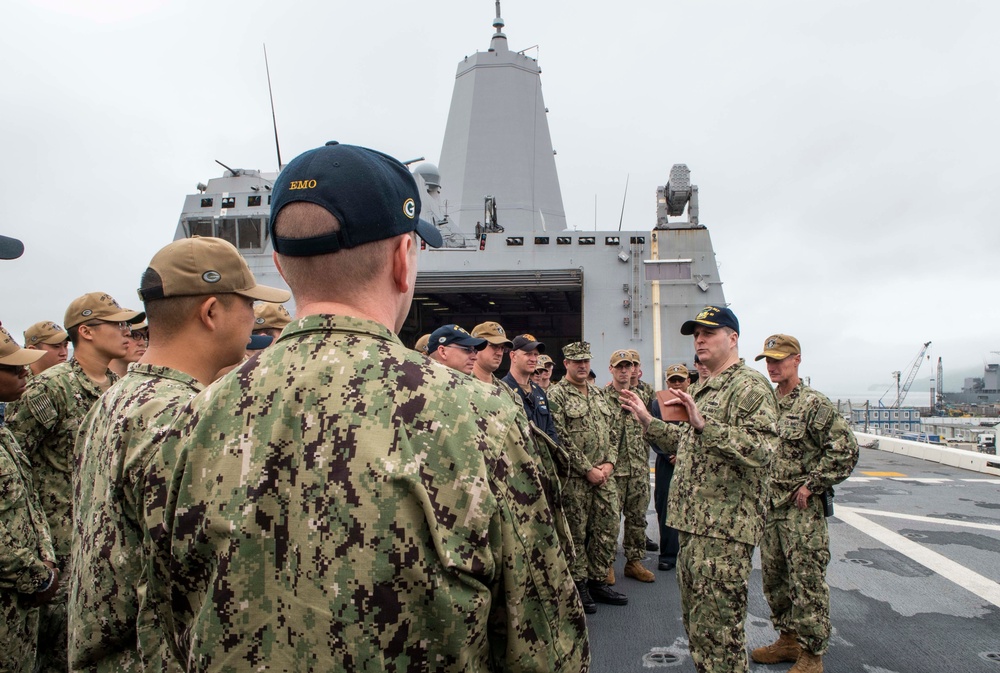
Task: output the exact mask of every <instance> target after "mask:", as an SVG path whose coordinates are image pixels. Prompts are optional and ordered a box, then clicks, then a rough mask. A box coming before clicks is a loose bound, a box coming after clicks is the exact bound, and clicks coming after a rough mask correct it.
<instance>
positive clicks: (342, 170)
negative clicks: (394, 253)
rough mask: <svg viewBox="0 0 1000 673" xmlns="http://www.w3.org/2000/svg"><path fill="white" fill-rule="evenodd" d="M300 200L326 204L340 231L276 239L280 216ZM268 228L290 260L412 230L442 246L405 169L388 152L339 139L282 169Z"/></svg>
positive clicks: (277, 248) (325, 206) (428, 241)
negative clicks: (421, 212)
mask: <svg viewBox="0 0 1000 673" xmlns="http://www.w3.org/2000/svg"><path fill="white" fill-rule="evenodd" d="M296 201H306V202H308V203H315V204H316V205H318V206H322V207H323V208H325V209H326V210H327V211H329V212H330V214H331V215H333V216H334V217H336V218H337V220H338V221H339V222H340V230H339V231H337V232H336V233H332V234H327V235H324V236H312V237H309V238H284V237H278V236H276V235H275V233H274V225H275V222H277V221H278V214H279V213H280V212H281V209H282V208H284V207H285V206H286V205H288V204H289V203H295V202H296ZM268 229H269V232H270V235H271V243H272V245H273V246H274V251H275V252H277V253H278V254H279V255H287V256H289V257H311V256H313V255H323V254H326V253H330V252H337V251H338V250H341V249H344V248H354V247H357V246H359V245H364V244H365V243H372V242H374V241H382V240H385V239H387V238H392V237H393V236H399V235H400V234H406V233H409V232H411V231H416V232H417V235H418V236H420V238H422V239H423V240H424V241H425V242H426V243H427V245H429V246H431V247H432V248H439V247H441V245H442V244H443V242H444V241H443V240H442V238H441V232H440V231H438V229H437V227H435V226H434V225H433V224H430V223H429V222H426V221H424V220H421V219H420V193H419V192H418V191H417V183H416V181H415V180H414V179H413V175H411V174H410V170H409V169H408V168H407V167H406V166H404V165H403V164H401V163H400V162H399V161H398V160H396V159H393V158H392V157H390V156H389V155H388V154H383V153H382V152H377V151H375V150H370V149H368V148H366V147H358V146H356V145H341V144H340V143H338V142H336V141H332V142H329V143H327V144H326V145H324V146H323V147H317V148H316V149H312V150H309V151H308V152H304V153H302V154H300V155H299V156H297V157H295V158H294V159H292V161H291V162H289V164H288V165H287V166H285V169H284V170H283V171H281V174H280V175H278V179H277V180H276V181H275V183H274V190H273V192H272V196H271V219H270V221H269V223H268Z"/></svg>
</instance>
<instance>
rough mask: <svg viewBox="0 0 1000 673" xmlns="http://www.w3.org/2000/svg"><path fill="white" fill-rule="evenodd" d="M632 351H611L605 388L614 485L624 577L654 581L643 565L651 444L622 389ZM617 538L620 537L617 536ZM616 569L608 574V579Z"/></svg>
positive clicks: (631, 367)
mask: <svg viewBox="0 0 1000 673" xmlns="http://www.w3.org/2000/svg"><path fill="white" fill-rule="evenodd" d="M630 353H631V351H626V350H617V351H614V352H613V353H612V354H611V362H610V363H609V365H608V371H609V372H610V373H611V383H609V384H608V385H607V386H605V387H604V392H605V393H606V394H607V396H608V399H609V401H610V406H611V411H612V417H611V419H612V420H611V438H612V441H617V442H618V462H617V463H615V472H614V475H615V487H616V488H617V489H618V502H619V506H620V513H619V516H624V518H625V524H624V527H625V532H624V535H623V537H622V547H623V548H624V549H625V577H631V578H633V579H637V580H639V581H640V582H653V581H655V580H656V576H655V575H654V574H653V573H652V572H650V571H649V570H648V569H646V568H645V567H644V566H643V565H642V561H643V560H644V559H645V558H646V539H647V538H646V510H648V509H649V445H648V444H647V443H646V440H645V439H643V437H642V426H640V425H639V422H638V421H636V419H635V417H634V416H633V415H632V414H631V413H629V412H628V411H626V410H625V409H622V403H621V402H620V401H619V398H618V395H619V391H621V390H626V389H628V387H629V383H630V379H631V376H632V372H633V371H634V370H635V364H634V362H633V361H632V358H633V357H634V356H632V355H631V354H630ZM616 537H617V536H616ZM611 577H613V571H611V573H609V579H610V578H611Z"/></svg>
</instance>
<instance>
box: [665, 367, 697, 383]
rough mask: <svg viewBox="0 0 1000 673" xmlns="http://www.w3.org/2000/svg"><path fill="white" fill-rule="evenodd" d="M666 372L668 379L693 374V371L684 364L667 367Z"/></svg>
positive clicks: (684, 377)
mask: <svg viewBox="0 0 1000 673" xmlns="http://www.w3.org/2000/svg"><path fill="white" fill-rule="evenodd" d="M664 374H666V377H667V380H668V381H669V380H670V379H676V378H682V379H686V378H688V377H689V376H690V375H691V373H690V372H689V371H688V368H687V367H685V366H684V365H670V366H669V367H667V369H666V371H665V372H664Z"/></svg>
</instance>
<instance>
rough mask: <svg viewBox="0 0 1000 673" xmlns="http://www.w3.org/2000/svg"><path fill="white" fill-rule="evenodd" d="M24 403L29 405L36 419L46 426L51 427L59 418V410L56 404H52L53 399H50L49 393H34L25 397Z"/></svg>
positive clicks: (29, 409)
mask: <svg viewBox="0 0 1000 673" xmlns="http://www.w3.org/2000/svg"><path fill="white" fill-rule="evenodd" d="M24 403H25V404H26V405H27V407H28V411H30V412H31V415H32V416H34V417H35V420H36V421H38V422H39V423H40V424H41V425H42V426H44V427H46V428H48V427H50V426H51V425H52V424H53V423H55V422H56V419H58V418H59V412H57V411H56V408H55V405H53V404H52V400H51V399H49V396H48V394H47V393H44V392H40V393H37V394H35V395H32V396H31V397H28V398H27V399H25V400H24Z"/></svg>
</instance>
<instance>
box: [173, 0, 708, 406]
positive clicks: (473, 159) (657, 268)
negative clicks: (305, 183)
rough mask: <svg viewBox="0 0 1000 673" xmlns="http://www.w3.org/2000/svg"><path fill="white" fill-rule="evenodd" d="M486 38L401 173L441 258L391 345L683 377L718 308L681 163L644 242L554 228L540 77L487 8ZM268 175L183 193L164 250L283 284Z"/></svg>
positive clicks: (558, 209) (428, 259)
mask: <svg viewBox="0 0 1000 673" xmlns="http://www.w3.org/2000/svg"><path fill="white" fill-rule="evenodd" d="M492 25H493V28H494V33H493V34H492V36H491V40H490V45H489V49H488V50H487V51H485V52H476V53H475V54H473V55H471V56H466V57H465V58H463V59H462V60H461V61H460V62H459V64H458V71H457V74H456V78H455V88H454V92H453V95H452V101H451V109H450V112H449V115H448V123H447V127H446V131H445V136H444V142H443V145H442V149H441V155H440V162H439V166H440V169H439V168H438V166H436V165H434V164H432V163H429V162H420V163H415V164H414V165H412V166H411V170H412V171H413V174H414V177H415V179H416V180H417V184H418V187H419V188H420V189H421V192H422V194H423V195H424V196H423V197H422V203H421V216H422V217H423V218H424V219H427V220H428V221H431V222H433V223H434V224H435V225H437V226H438V227H439V228H440V230H441V233H442V235H443V236H444V239H445V246H444V247H443V248H441V249H438V250H434V249H427V250H425V252H424V253H423V254H422V255H421V259H420V272H419V275H418V277H417V283H416V291H415V295H414V301H413V307H412V308H411V310H410V314H409V316H408V318H407V320H406V323H405V325H404V326H403V328H402V330H401V333H400V337H401V338H402V339H403V341H404V343H407V344H412V343H413V342H415V341H416V339H417V338H418V337H419V336H420V335H421V334H426V333H429V332H431V331H433V330H434V329H435V328H437V327H439V326H440V325H442V324H444V323H452V322H453V323H458V324H459V325H462V326H464V327H465V328H466V329H471V328H472V327H473V326H474V325H476V324H478V323H481V322H484V321H487V320H496V321H497V322H500V323H501V324H502V325H503V326H504V328H505V330H506V331H507V332H508V333H509V334H511V335H514V334H521V333H531V334H533V335H535V336H536V337H537V338H538V339H540V340H541V341H543V342H545V344H546V346H547V348H548V351H547V352H548V353H550V354H551V355H553V357H554V359H555V360H556V362H557V363H559V364H560V365H561V361H562V358H561V357H560V356H559V352H560V350H559V349H560V348H561V347H562V346H564V345H566V344H567V343H570V342H573V341H578V340H581V339H583V340H586V341H588V342H590V344H591V349H592V351H591V352H592V354H593V361H594V368H595V370H597V371H598V372H601V371H602V370H603V363H604V362H606V361H608V360H609V358H610V355H611V353H612V351H614V350H617V349H622V348H626V349H635V350H637V351H639V353H640V355H641V359H642V362H643V369H644V378H645V379H646V380H647V381H649V382H650V383H652V384H653V385H654V386H655V387H656V388H661V387H663V381H662V372H663V370H664V369H665V367H666V366H667V365H669V364H671V363H674V362H684V363H687V364H688V365H689V366H690V365H691V364H692V360H693V349H692V344H691V339H690V337H682V336H681V335H680V333H679V327H680V325H681V323H682V322H683V321H685V320H688V319H690V318H691V317H692V316H693V315H694V314H695V313H697V311H698V310H699V309H700V308H701V307H703V306H705V305H708V304H717V305H724V304H725V297H724V294H723V291H722V280H721V279H720V278H719V269H718V266H717V264H716V260H715V252H714V250H713V248H712V241H711V237H710V235H709V231H708V229H707V228H706V227H705V226H704V225H702V224H701V223H700V222H699V220H698V188H697V186H695V185H693V184H691V181H690V172H689V170H688V168H687V167H686V166H685V165H683V164H678V165H674V166H673V167H672V168H671V169H670V173H669V179H668V181H667V184H666V185H664V186H662V187H659V188H658V189H657V193H656V195H655V197H654V195H652V194H650V195H649V198H650V199H651V200H652V199H653V198H655V199H656V221H655V222H651V223H650V225H651V226H650V228H649V229H643V230H627V231H614V230H612V231H581V230H579V229H578V228H568V224H567V222H566V214H565V211H564V209H563V202H562V193H561V191H560V186H559V179H558V175H557V172H556V163H555V156H554V155H555V152H554V151H553V148H552V141H551V137H550V135H549V127H548V120H547V119H546V113H547V109H546V107H545V104H544V102H543V99H542V90H541V79H540V73H541V70H540V68H539V66H538V63H537V61H536V60H535V59H533V58H531V57H529V56H527V55H525V54H524V52H514V51H511V50H510V49H509V48H508V45H507V36H506V35H505V34H504V33H503V32H502V29H503V27H504V21H503V19H502V18H501V17H500V7H499V2H497V12H496V17H495V19H494V20H493V24H492ZM326 139H327V138H325V137H324V138H321V139H320V140H326ZM336 139H339V140H342V141H347V142H349V140H350V139H349V138H336ZM378 149H382V150H386V149H389V150H391V148H384V147H380V148H378ZM656 151H657V152H658V153H660V154H663V153H665V148H656ZM664 170H666V167H665V169H664ZM276 176H277V173H276V172H271V173H265V172H261V171H256V170H243V169H231V168H228V167H226V171H225V173H224V174H223V176H222V177H220V178H214V179H211V180H209V182H208V184H207V185H204V184H200V183H199V185H198V193H196V194H191V195H189V196H187V198H186V199H185V202H184V208H183V211H182V213H181V217H180V221H179V223H178V226H177V231H176V235H175V239H176V238H183V237H187V236H195V235H200V236H218V237H221V238H225V239H227V240H229V241H231V242H232V243H233V244H234V245H236V246H237V247H238V248H239V249H240V251H241V252H242V253H243V255H244V256H245V257H246V258H247V261H248V263H249V264H250V266H251V268H252V269H253V272H254V274H255V275H256V276H257V278H258V279H259V280H260V281H261V282H263V283H267V284H269V285H275V286H284V283H283V281H282V280H281V278H280V276H278V273H277V271H276V270H275V268H274V265H273V263H272V260H271V245H270V241H269V240H268V237H267V218H268V213H269V211H270V200H271V194H270V192H271V186H272V184H273V182H274V179H275V178H276ZM651 205H652V204H651ZM651 210H652V209H651Z"/></svg>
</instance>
